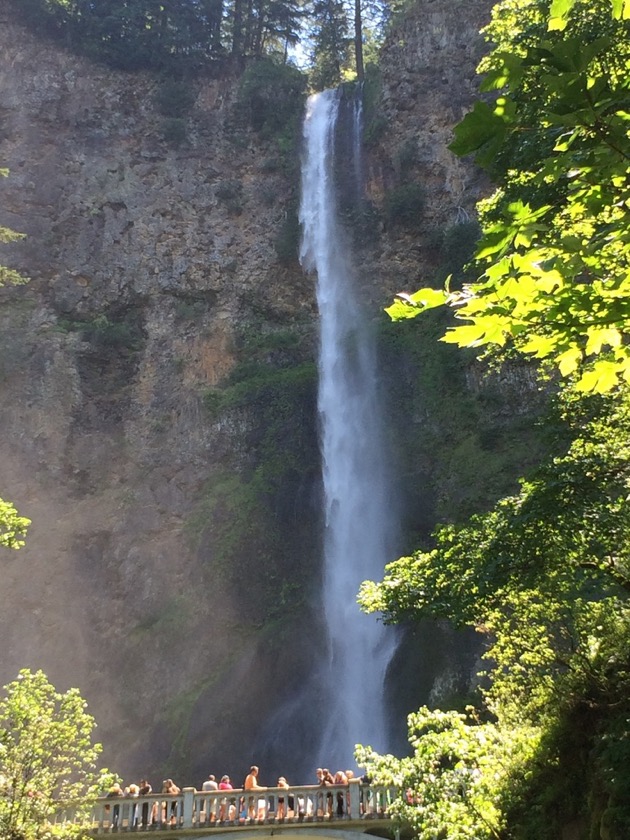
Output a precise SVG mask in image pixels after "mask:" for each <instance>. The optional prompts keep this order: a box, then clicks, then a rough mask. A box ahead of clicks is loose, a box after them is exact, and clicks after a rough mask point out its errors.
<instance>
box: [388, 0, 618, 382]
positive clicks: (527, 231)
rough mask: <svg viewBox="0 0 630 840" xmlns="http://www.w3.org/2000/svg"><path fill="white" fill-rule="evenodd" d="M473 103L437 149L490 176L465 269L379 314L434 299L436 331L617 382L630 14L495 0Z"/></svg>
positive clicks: (571, 2)
mask: <svg viewBox="0 0 630 840" xmlns="http://www.w3.org/2000/svg"><path fill="white" fill-rule="evenodd" d="M486 34H487V37H488V39H489V40H491V41H492V42H493V43H494V44H495V47H494V49H493V50H492V52H491V54H490V55H489V56H488V57H487V58H486V59H485V60H484V61H483V62H482V64H481V66H480V70H481V71H482V72H483V73H484V80H483V89H484V90H485V91H487V92H488V93H489V94H491V95H492V97H493V98H494V101H493V102H492V103H489V102H488V101H486V100H480V101H478V102H477V103H476V105H475V107H474V109H473V110H472V111H471V112H470V113H469V114H468V115H467V116H466V117H465V118H464V120H463V121H462V122H461V123H460V124H459V126H458V127H457V129H456V136H455V140H454V142H453V144H452V146H451V148H452V149H453V151H455V152H456V153H457V154H460V155H466V154H474V156H475V159H476V161H477V162H478V163H479V164H481V165H482V166H484V167H486V168H487V169H489V171H490V173H491V175H492V176H493V178H494V179H495V180H497V181H498V182H499V184H500V186H499V188H498V189H497V191H496V192H495V194H494V195H493V196H492V197H491V198H490V199H488V200H487V201H485V202H482V203H481V204H480V207H479V211H480V218H481V222H482V227H483V236H482V239H481V241H480V243H479V246H478V248H477V252H476V256H475V264H476V266H477V268H478V271H480V272H481V273H480V274H479V276H478V278H477V279H476V280H475V281H474V282H472V283H468V284H465V285H464V287H463V289H462V290H461V291H451V290H450V287H449V283H448V281H447V284H446V286H445V288H444V289H430V288H424V289H421V290H419V291H417V292H415V293H413V294H411V295H408V294H405V293H403V294H401V295H400V296H399V297H398V299H397V300H396V301H395V302H394V304H393V305H392V306H391V307H390V308H389V309H388V312H389V314H390V315H391V317H392V318H394V319H398V318H409V317H415V316H416V315H417V314H419V313H420V312H422V311H424V310H426V309H428V308H431V307H434V306H440V305H443V304H447V305H449V306H451V307H452V308H453V310H454V313H455V317H456V319H457V321H458V322H461V321H463V322H465V323H463V324H461V325H460V324H458V325H456V326H453V327H451V328H449V329H448V330H447V332H446V334H445V335H444V336H443V338H442V340H443V341H446V342H451V343H454V344H457V345H459V346H466V347H483V348H485V349H486V350H487V351H489V352H491V353H496V352H497V351H498V352H499V354H500V353H501V350H502V348H504V347H505V346H506V345H508V344H511V345H513V346H514V347H515V348H516V349H517V350H518V351H519V352H521V353H523V354H525V355H526V356H528V357H530V358H533V359H536V360H539V361H540V363H541V364H542V365H543V366H546V367H547V368H554V369H557V370H559V371H560V373H561V374H562V375H563V376H566V377H575V378H576V379H577V387H578V388H579V389H580V390H583V391H586V392H591V391H593V392H600V393H605V392H607V391H610V390H611V389H613V388H614V387H615V386H616V385H617V384H618V383H619V382H620V381H625V382H630V342H629V341H628V336H629V332H630V195H629V193H628V178H629V177H630V143H629V139H630V38H629V37H628V36H629V35H630V23H629V17H628V7H627V5H624V4H623V3H622V2H621V1H620V2H615V3H612V5H611V3H609V2H608V0H595V1H594V2H593V0H555V1H554V2H553V3H552V4H551V8H550V9H549V8H548V4H547V3H545V2H541V0H527V2H522V3H518V4H516V3H511V2H507V0H506V2H502V3H499V4H498V5H497V6H496V7H495V10H494V15H493V20H492V23H491V24H490V25H489V26H488V27H487V30H486Z"/></svg>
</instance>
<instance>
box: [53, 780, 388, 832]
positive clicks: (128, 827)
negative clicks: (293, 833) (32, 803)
mask: <svg viewBox="0 0 630 840" xmlns="http://www.w3.org/2000/svg"><path fill="white" fill-rule="evenodd" d="M399 796H400V790H399V788H396V787H390V786H386V785H366V784H362V783H361V782H360V781H359V780H356V781H355V780H351V781H350V782H349V783H348V784H345V785H329V786H325V787H323V786H320V785H304V786H295V787H294V786H292V787H290V788H288V789H286V788H264V789H262V790H255V791H244V790H241V789H239V790H228V791H224V790H222V791H198V790H195V788H184V789H183V790H182V792H181V793H180V794H178V795H175V796H173V795H167V794H161V793H153V794H150V795H149V796H135V797H131V796H121V797H107V796H105V797H101V798H100V799H97V800H96V802H95V804H94V807H93V810H92V831H93V833H95V834H104V833H108V832H110V831H120V832H137V831H152V830H155V829H164V830H168V829H183V828H187V829H194V828H199V829H206V830H210V831H212V830H222V829H224V828H226V827H230V826H255V825H278V824H283V823H287V824H296V825H299V824H301V823H305V824H310V823H314V822H336V821H341V822H344V821H350V820H372V819H388V818H389V813H388V811H389V806H390V804H391V803H392V802H393V801H394V799H396V798H398V797H399ZM74 821H75V813H74V810H73V809H72V807H68V808H66V809H63V810H60V811H59V813H58V814H57V815H56V818H55V822H56V823H63V822H74Z"/></svg>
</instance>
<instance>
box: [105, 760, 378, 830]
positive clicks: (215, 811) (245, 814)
mask: <svg viewBox="0 0 630 840" xmlns="http://www.w3.org/2000/svg"><path fill="white" fill-rule="evenodd" d="M258 775H259V768H258V766H257V765H252V766H251V767H250V769H249V773H247V775H246V776H245V780H244V781H243V786H242V788H234V786H233V785H232V782H231V780H230V777H229V776H228V775H227V774H224V775H223V776H221V777H220V781H218V782H217V779H216V776H214V775H213V774H210V775H209V776H208V778H207V779H205V780H204V782H203V783H202V785H201V791H200V792H201V793H208V794H212V793H215V792H216V793H218V792H220V791H235V792H236V793H239V794H243V795H240V796H235V795H233V796H230V795H229V794H227V793H226V795H225V796H223V797H221V798H219V797H218V796H217V797H213V798H212V800H210V799H208V802H207V804H206V803H203V804H202V806H201V807H202V810H201V811H200V813H199V814H198V815H197V816H198V821H199V822H203V823H206V822H207V823H216V824H221V823H224V822H228V823H233V822H236V821H237V820H238V822H240V823H244V822H246V821H247V822H251V821H257V820H266V819H270V818H272V817H273V818H274V819H275V820H284V819H285V818H292V817H312V816H318V817H328V818H332V817H334V816H337V817H342V816H344V815H345V814H347V813H349V807H350V799H349V792H348V791H340V790H336V791H330V792H329V793H324V792H323V791H322V792H321V793H319V794H318V796H317V797H316V798H315V805H314V803H313V800H312V799H310V798H306V799H305V798H304V797H303V796H297V797H296V796H295V795H294V794H291V793H290V790H291V787H290V785H289V783H288V782H287V780H286V778H285V777H284V776H280V777H279V778H278V781H277V784H276V785H275V788H277V789H278V790H277V793H276V796H275V797H274V799H273V800H271V805H270V800H268V799H267V798H266V797H265V796H262V795H261V793H262V792H263V791H267V790H269V789H270V788H269V787H265V786H263V785H261V784H259V779H258ZM353 778H354V772H353V771H352V770H338V771H337V772H336V773H335V774H332V773H331V772H330V770H328V769H327V768H321V767H318V768H317V770H316V773H315V779H316V782H315V783H316V784H317V785H318V786H319V787H322V788H326V787H334V786H337V787H338V786H340V785H346V786H347V785H348V783H349V781H350V780H351V779H353ZM359 781H360V782H361V783H362V784H364V785H369V784H370V779H369V778H368V777H367V776H361V777H360V779H359ZM275 788H274V787H273V786H271V789H275ZM285 790H286V791H287V793H286V794H284V793H282V792H283V791H285ZM246 791H251V793H250V794H249V795H244V793H245V792H246ZM256 792H258V793H256ZM153 793H157V794H160V793H161V794H164V795H167V796H169V797H171V796H176V795H178V794H179V793H181V788H180V787H179V786H178V785H176V784H175V782H174V781H173V780H172V779H165V780H164V781H163V782H162V784H161V786H160V789H159V790H158V791H154V790H153V788H152V786H151V784H150V783H149V782H148V781H147V780H146V779H141V780H140V782H139V784H135V783H133V784H130V785H128V786H127V787H125V788H123V787H122V785H120V784H115V785H113V786H112V787H111V788H110V790H109V792H108V793H107V798H109V799H114V800H115V799H118V798H119V797H126V798H129V797H130V798H137V797H144V796H148V795H149V794H153ZM273 805H275V811H273V812H272V811H271V806H273ZM106 807H107V809H108V810H109V809H110V807H111V811H112V816H111V824H112V826H113V827H117V826H118V822H119V819H120V805H119V804H114V803H113V802H112V803H111V806H110V805H109V803H108V805H107V806H106ZM177 807H178V806H177V801H172V800H168V801H160V800H159V799H157V798H156V799H155V800H154V801H152V802H151V801H147V802H143V803H141V804H139V805H137V806H133V808H132V818H131V819H132V822H133V824H134V825H136V826H138V825H140V826H142V827H148V826H151V825H157V824H165V823H168V822H171V823H173V824H175V823H176V821H177ZM206 808H207V812H206ZM314 811H315V813H314Z"/></svg>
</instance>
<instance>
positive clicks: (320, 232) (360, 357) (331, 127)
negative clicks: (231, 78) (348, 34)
mask: <svg viewBox="0 0 630 840" xmlns="http://www.w3.org/2000/svg"><path fill="white" fill-rule="evenodd" d="M340 102H341V94H340V92H339V91H324V92H323V93H320V94H316V95H314V96H312V97H310V99H309V101H308V105H307V113H306V118H305V122H304V160H303V165H302V199H301V206H300V222H301V224H302V230H303V242H302V248H301V254H300V259H301V262H302V265H303V266H304V268H305V270H306V271H308V272H309V273H312V274H313V276H314V277H316V285H317V302H318V307H319V315H320V346H319V360H318V366H319V393H318V411H319V422H320V435H321V455H322V474H323V487H324V505H325V517H324V522H325V533H324V541H323V545H324V562H323V579H322V604H323V610H324V616H323V618H324V623H325V628H326V633H325V635H326V638H325V640H324V642H325V644H324V649H323V658H324V661H323V663H322V666H321V668H320V669H318V675H319V676H318V678H319V680H320V685H319V690H320V692H321V697H322V702H323V703H324V708H325V710H326V714H325V715H324V716H323V717H322V720H321V726H320V727H319V732H318V736H319V737H318V743H317V746H316V755H314V756H313V757H312V758H313V766H316V765H319V766H326V767H329V768H331V769H332V770H333V772H334V770H335V769H338V768H345V767H350V766H352V764H353V758H352V756H353V752H354V747H355V744H357V743H363V744H370V745H371V746H373V747H374V748H375V749H378V750H379V751H384V750H386V749H387V746H388V743H387V742H388V738H387V725H386V713H385V699H384V680H385V674H386V670H387V666H388V663H389V661H390V659H391V656H392V654H393V652H394V649H395V645H396V635H395V633H394V631H393V630H392V629H391V628H387V627H384V626H383V625H382V624H381V623H380V622H378V621H377V619H376V618H375V617H374V616H366V615H364V614H362V613H361V611H360V610H359V607H358V605H357V603H356V597H357V592H358V590H359V586H360V584H361V582H362V581H363V580H365V579H368V578H371V579H380V578H381V577H382V573H383V567H384V565H385V563H387V562H389V561H390V560H392V559H393V557H394V554H395V543H396V534H397V522H396V511H395V505H394V504H393V494H392V492H391V486H390V480H389V474H388V458H387V452H386V446H385V438H384V434H383V419H382V401H381V400H380V399H379V388H378V375H377V374H378V368H377V361H376V353H375V346H374V341H373V335H372V331H371V329H370V323H369V317H368V316H367V314H366V312H365V311H364V307H363V305H362V298H361V291H360V288H359V284H358V282H357V277H356V276H355V272H354V268H353V260H352V254H351V248H350V245H349V242H348V241H347V239H346V237H345V235H344V231H343V228H342V226H341V224H340V221H339V213H338V200H337V187H336V183H335V169H336V166H335V163H336V161H335V137H336V134H337V131H336V126H337V119H338V115H339V111H340ZM352 108H353V116H352V117H351V118H350V119H348V120H347V121H345V122H347V125H348V130H352V131H353V132H355V133H356V136H354V137H353V138H351V142H350V143H347V144H345V146H346V148H349V149H357V148H360V142H359V140H360V138H359V135H358V132H359V131H360V124H359V122H360V121H359V119H358V116H359V114H360V109H359V108H358V107H357V106H356V105H355V104H354V103H352ZM356 163H357V162H356V160H351V161H341V164H342V168H343V169H345V170H346V171H348V172H352V171H355V172H356V173H357V177H360V173H359V167H358V166H356ZM337 168H338V167H337ZM358 183H359V182H358V181H357V182H356V183H355V189H357V184H358ZM357 192H358V190H357Z"/></svg>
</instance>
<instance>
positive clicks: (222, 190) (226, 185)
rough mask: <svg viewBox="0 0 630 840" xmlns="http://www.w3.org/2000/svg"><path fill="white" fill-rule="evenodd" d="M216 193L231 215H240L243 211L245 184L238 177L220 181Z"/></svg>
mask: <svg viewBox="0 0 630 840" xmlns="http://www.w3.org/2000/svg"><path fill="white" fill-rule="evenodd" d="M215 195H216V197H217V198H218V199H219V201H221V202H222V203H223V204H224V205H225V207H226V208H227V211H228V213H229V214H230V215H231V216H240V215H241V213H242V212H243V185H242V183H241V182H240V181H237V180H236V179H228V180H226V181H220V182H219V183H218V184H217V187H216V190H215Z"/></svg>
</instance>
